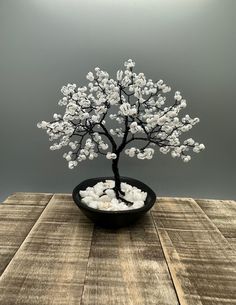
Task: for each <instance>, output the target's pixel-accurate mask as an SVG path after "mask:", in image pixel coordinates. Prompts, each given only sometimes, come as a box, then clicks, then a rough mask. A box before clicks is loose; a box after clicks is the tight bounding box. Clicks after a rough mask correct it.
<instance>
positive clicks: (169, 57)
mask: <svg viewBox="0 0 236 305" xmlns="http://www.w3.org/2000/svg"><path fill="white" fill-rule="evenodd" d="M235 29H236V1H235V0H224V1H222V0H149V1H147V0H146V1H145V0H119V1H115V0H57V1H54V0H17V1H13V0H1V1H0V103H1V104H0V105H1V111H0V136H1V142H0V143H1V144H0V145H1V148H0V199H1V200H3V199H4V198H5V197H6V196H7V195H8V194H10V193H12V192H15V191H28V192H71V191H72V189H73V187H74V186H75V185H76V184H78V183H79V182H80V181H82V180H84V179H86V178H89V177H94V176H98V175H109V174H111V167H110V163H109V161H108V160H106V159H105V158H104V157H102V156H101V157H100V158H99V159H97V160H96V161H89V162H84V163H81V164H80V166H79V167H78V168H76V169H75V170H73V171H71V170H69V169H68V168H67V163H66V162H65V161H64V159H63V158H62V152H61V151H56V152H51V151H49V142H48V137H47V135H46V133H45V132H43V131H42V130H39V129H37V128H36V123H37V122H38V121H41V120H43V119H45V120H50V119H51V116H52V114H53V113H54V112H59V111H60V109H61V108H60V107H59V106H57V102H58V100H59V99H60V97H61V93H60V88H61V86H62V85H64V84H67V83H68V82H73V83H74V82H75V83H80V84H81V85H83V84H86V79H85V75H86V74H87V72H88V71H90V70H91V69H92V68H94V67H95V66H97V65H98V66H100V67H101V68H103V69H104V70H107V71H108V72H109V73H110V75H115V71H116V70H117V69H119V68H120V67H121V65H122V63H123V61H124V60H126V59H128V58H132V59H134V60H135V61H136V64H137V65H136V71H137V72H144V73H145V74H146V75H148V76H149V77H150V78H153V79H159V78H162V79H164V80H166V81H167V83H169V84H170V85H171V87H172V89H173V91H174V90H177V89H180V90H181V91H182V92H183V94H184V96H185V97H186V99H187V101H188V108H187V113H189V114H190V115H192V116H199V117H200V119H201V122H200V123H199V124H198V125H197V126H196V127H195V128H194V129H193V130H192V132H190V133H189V134H188V135H187V134H186V136H192V137H194V138H196V139H198V140H199V141H200V142H203V143H204V144H205V145H206V148H207V149H206V150H205V151H204V152H203V153H201V154H194V158H193V160H192V161H191V162H190V163H188V164H185V163H183V162H181V161H180V160H174V159H172V158H171V157H170V156H164V155H160V154H159V153H157V154H156V155H155V158H154V159H153V160H151V161H137V159H134V158H132V159H131V158H128V157H123V158H122V162H121V165H120V171H121V174H122V175H127V176H130V177H136V178H137V179H139V180H142V181H144V182H146V183H147V184H149V185H150V186H151V187H152V188H153V189H154V190H155V191H156V192H157V194H158V195H167V196H193V197H202V198H203V197H210V198H224V199H235V198H236V196H235V193H236V191H235V181H236V179H235V178H236V165H235V156H236V141H235V140H236V139H235V112H236V102H235V79H236V78H235V76H236V60H235V59H236V58H235V54H236V40H235V38H236V35H235V34H236V33H235Z"/></svg>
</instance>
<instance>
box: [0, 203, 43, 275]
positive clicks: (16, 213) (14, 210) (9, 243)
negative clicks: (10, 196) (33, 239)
mask: <svg viewBox="0 0 236 305" xmlns="http://www.w3.org/2000/svg"><path fill="white" fill-rule="evenodd" d="M43 209H44V207H42V206H38V207H37V206H18V205H14V206H13V205H5V204H0V275H1V274H2V273H3V271H4V270H5V268H6V266H7V265H8V264H9V262H10V261H11V259H12V257H13V256H14V255H15V253H16V251H17V250H18V248H19V247H20V245H21V244H22V242H23V241H24V239H25V238H26V236H27V235H28V233H29V231H30V230H31V228H32V227H33V225H34V224H35V222H36V220H37V219H38V218H39V216H40V214H41V213H42V211H43Z"/></svg>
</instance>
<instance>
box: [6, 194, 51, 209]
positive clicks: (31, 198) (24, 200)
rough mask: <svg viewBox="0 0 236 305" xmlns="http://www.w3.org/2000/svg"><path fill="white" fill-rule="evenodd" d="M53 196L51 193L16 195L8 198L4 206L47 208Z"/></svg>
mask: <svg viewBox="0 0 236 305" xmlns="http://www.w3.org/2000/svg"><path fill="white" fill-rule="evenodd" d="M52 195H53V194H49V193H21V192H18V193H14V194H12V195H10V196H9V197H7V199H6V200H5V201H4V204H12V205H15V204H16V205H19V204H21V205H42V206H46V205H47V203H48V201H49V200H50V199H51V198H52Z"/></svg>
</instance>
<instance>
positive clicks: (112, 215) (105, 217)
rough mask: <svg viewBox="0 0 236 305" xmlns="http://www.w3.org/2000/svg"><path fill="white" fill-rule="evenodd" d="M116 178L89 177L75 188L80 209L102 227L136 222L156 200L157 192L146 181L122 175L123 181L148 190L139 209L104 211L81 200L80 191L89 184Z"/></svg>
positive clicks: (74, 194) (145, 190)
mask: <svg viewBox="0 0 236 305" xmlns="http://www.w3.org/2000/svg"><path fill="white" fill-rule="evenodd" d="M105 180H114V177H98V178H92V179H87V180H85V181H83V182H81V183H80V184H79V185H77V186H76V187H75V188H74V190H73V194H72V195H73V199H74V201H75V203H76V204H77V206H78V207H79V208H80V210H81V211H82V212H83V213H84V214H85V215H86V216H87V217H88V218H89V219H91V220H92V221H93V222H94V223H96V224H98V225H100V226H102V227H110V228H118V227H124V226H128V225H130V224H132V223H134V222H135V221H136V220H137V219H139V218H140V217H141V216H143V215H144V214H145V213H146V212H147V211H148V210H150V209H151V207H152V206H153V205H154V203H155V201H156V194H155V193H154V192H153V191H152V190H151V189H150V188H149V187H148V186H147V185H146V184H144V183H142V182H140V181H138V180H136V179H132V178H127V177H121V182H127V183H128V184H130V185H132V186H136V187H137V188H139V189H141V190H142V191H144V192H147V198H146V200H145V205H144V206H143V207H141V208H139V209H134V210H127V211H103V210H98V209H93V208H90V207H89V206H87V204H85V203H83V202H82V201H81V199H82V198H81V196H80V194H79V192H80V191H81V190H85V189H86V188H87V187H88V186H90V187H93V186H94V185H95V184H97V183H98V182H100V181H105Z"/></svg>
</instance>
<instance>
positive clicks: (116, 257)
mask: <svg viewBox="0 0 236 305" xmlns="http://www.w3.org/2000/svg"><path fill="white" fill-rule="evenodd" d="M72 304H73V305H82V304H83V305H123V304H124V305H146V304H147V305H177V304H179V305H180V304H181V305H213V304H214V305H224V304H227V305H233V304H236V202H235V201H230V200H228V201H222V200H206V199H204V200H197V199H195V200H194V199H191V198H167V197H165V198H158V200H157V203H156V204H155V205H154V207H153V208H152V210H151V212H149V213H147V214H146V216H145V217H144V218H143V219H141V220H140V221H138V222H137V223H136V224H135V225H133V226H131V227H128V228H121V229H116V230H112V229H102V228H100V227H97V226H94V225H93V224H92V223H91V222H90V220H88V219H87V218H86V217H85V216H84V215H83V214H82V213H81V212H80V210H79V209H78V207H77V206H76V205H75V203H74V202H73V200H72V198H71V195H68V194H41V193H15V194H13V195H11V196H10V197H8V198H7V199H6V200H5V202H4V204H1V205H0V305H72Z"/></svg>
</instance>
